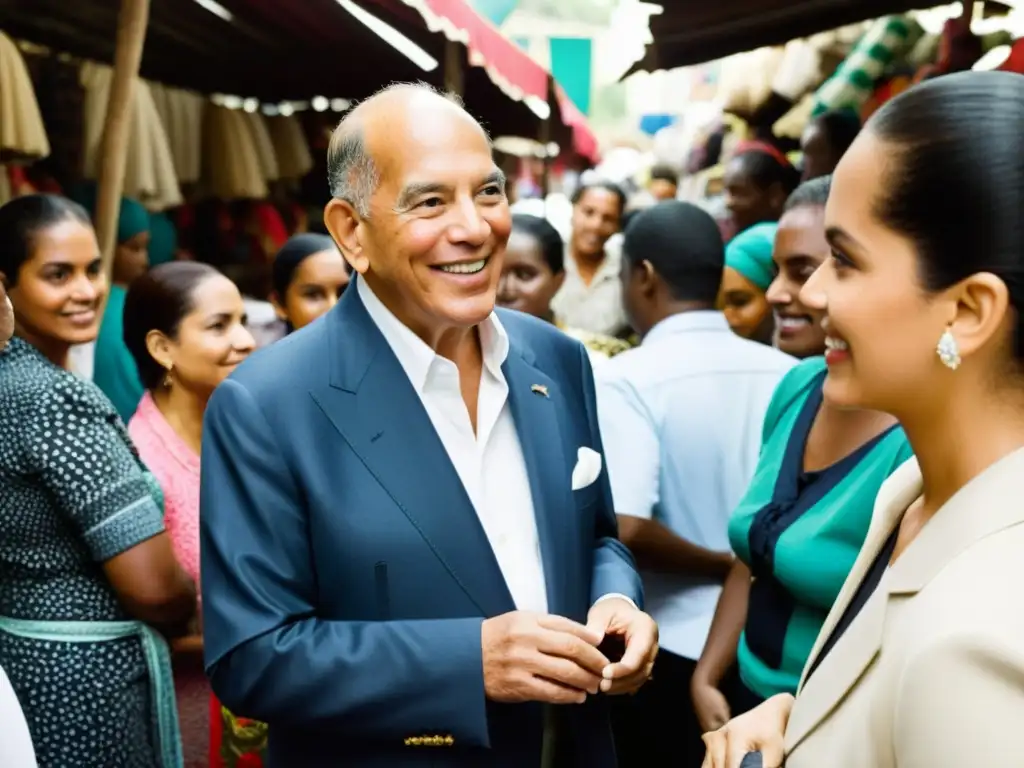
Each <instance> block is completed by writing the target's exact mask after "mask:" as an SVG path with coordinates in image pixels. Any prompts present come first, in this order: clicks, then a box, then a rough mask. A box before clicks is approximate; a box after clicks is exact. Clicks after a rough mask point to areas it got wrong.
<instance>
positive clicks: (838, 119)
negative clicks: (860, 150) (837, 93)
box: [813, 109, 860, 156]
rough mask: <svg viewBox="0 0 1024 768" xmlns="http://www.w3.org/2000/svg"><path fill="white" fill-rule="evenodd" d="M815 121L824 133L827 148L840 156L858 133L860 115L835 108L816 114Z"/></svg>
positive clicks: (848, 110)
mask: <svg viewBox="0 0 1024 768" xmlns="http://www.w3.org/2000/svg"><path fill="white" fill-rule="evenodd" d="M813 122H815V123H817V125H818V126H819V127H820V128H821V131H822V133H824V134H825V139H826V141H827V142H828V146H829V148H831V149H832V151H834V152H835V153H836V155H838V156H842V155H843V154H844V153H845V152H846V150H848V149H849V148H850V145H851V144H853V140H854V139H856V138H857V135H858V134H859V133H860V116H859V115H858V114H857V113H856V112H854V111H853V110H850V109H837V110H833V111H831V112H826V113H824V114H823V115H818V116H817V117H816V118H814V121H813Z"/></svg>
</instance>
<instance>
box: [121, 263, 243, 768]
mask: <svg viewBox="0 0 1024 768" xmlns="http://www.w3.org/2000/svg"><path fill="white" fill-rule="evenodd" d="M245 320H246V318H245V306H244V304H243V303H242V296H241V294H240V293H239V292H238V288H236V287H235V284H234V283H232V282H231V281H230V280H228V279H227V278H226V277H225V276H224V275H222V274H221V273H220V272H218V271H217V270H216V269H214V268H213V267H211V266H209V265H207V264H201V263H199V262H195V261H177V262H170V263H168V264H162V265H160V266H157V267H153V269H151V270H149V271H148V272H147V273H146V274H144V275H143V276H142V277H139V278H138V279H136V280H135V282H134V283H132V286H131V288H129V289H128V294H127V296H126V298H125V302H124V344H125V346H126V347H127V349H128V350H129V352H130V353H131V355H132V358H133V359H134V361H135V365H136V366H137V367H138V370H139V376H140V378H141V380H142V383H143V385H144V386H145V388H146V393H145V395H143V397H142V400H141V402H140V403H139V407H138V410H136V411H135V415H134V416H132V419H131V421H130V422H129V423H128V433H129V434H130V435H131V437H132V440H133V441H134V442H135V445H136V446H137V448H138V450H139V455H140V456H141V457H142V460H143V461H144V462H145V464H146V466H147V467H148V468H149V469H150V471H151V472H152V473H153V475H154V476H155V477H156V479H157V481H158V482H159V483H160V488H161V489H162V491H163V496H164V523H165V525H166V526H167V532H168V534H169V535H170V537H171V543H172V545H173V546H174V553H175V556H176V557H177V558H178V561H179V562H180V563H181V564H182V566H183V567H184V568H185V570H186V572H187V573H188V575H189V576H191V577H192V579H193V580H194V581H195V582H196V583H197V584H198V583H199V453H200V445H201V441H202V434H203V414H204V413H205V412H206V403H207V402H208V401H209V399H210V396H211V395H212V394H213V391H214V389H216V388H217V385H218V384H220V383H221V382H222V381H223V380H224V379H225V378H227V377H228V376H229V375H230V374H231V372H232V371H234V370H235V368H236V367H237V366H238V364H239V363H241V362H242V361H243V360H244V359H245V358H246V357H248V356H249V353H250V352H252V350H253V348H254V347H255V341H254V340H253V337H252V334H250V333H249V331H248V330H247V329H246V327H245ZM202 650H203V638H202V628H201V627H200V626H199V625H198V623H197V624H194V625H193V626H192V627H191V632H190V633H189V635H188V636H187V637H185V638H182V639H180V640H178V641H177V642H176V644H175V651H176V654H175V660H174V661H175V664H174V666H175V668H174V682H175V691H176V693H177V700H178V716H179V719H180V722H181V732H182V744H183V748H184V758H185V763H184V768H206V766H207V765H208V762H207V761H208V754H209V745H210V731H211V722H210V697H211V695H212V693H211V691H210V684H209V682H208V681H207V679H206V675H205V674H204V673H203V664H202ZM218 714H219V713H218ZM218 721H219V717H218ZM218 721H214V724H213V725H214V726H217V725H219V722H218ZM218 746H219V745H218Z"/></svg>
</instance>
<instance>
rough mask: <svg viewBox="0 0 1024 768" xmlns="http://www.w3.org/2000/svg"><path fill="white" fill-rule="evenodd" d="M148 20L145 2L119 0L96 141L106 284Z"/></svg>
mask: <svg viewBox="0 0 1024 768" xmlns="http://www.w3.org/2000/svg"><path fill="white" fill-rule="evenodd" d="M148 21H149V0H121V11H120V13H119V14H118V17H117V48H116V49H115V52H114V76H113V81H112V82H111V84H110V97H109V99H108V101H107V115H106V119H105V121H104V124H103V137H102V139H101V141H100V167H99V173H98V178H97V182H98V189H97V190H96V222H95V223H96V238H97V240H98V241H99V245H100V254H101V258H102V262H101V263H102V268H103V274H105V275H106V276H107V281H108V283H109V281H110V280H111V278H112V276H113V269H114V251H115V250H116V247H117V242H116V237H117V219H118V214H119V211H120V208H121V205H120V203H121V195H122V192H123V190H124V172H125V166H126V164H127V160H128V131H129V128H130V126H131V120H132V98H133V96H134V93H135V82H136V81H137V80H138V78H139V64H140V62H141V61H142V47H143V45H144V43H145V41H146V25H147V23H148Z"/></svg>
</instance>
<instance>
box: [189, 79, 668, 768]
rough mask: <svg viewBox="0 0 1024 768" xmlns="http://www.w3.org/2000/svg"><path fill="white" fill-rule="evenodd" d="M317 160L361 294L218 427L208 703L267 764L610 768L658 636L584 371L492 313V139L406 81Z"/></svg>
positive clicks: (212, 473)
mask: <svg viewBox="0 0 1024 768" xmlns="http://www.w3.org/2000/svg"><path fill="white" fill-rule="evenodd" d="M328 166H329V173H330V182H331V187H332V194H333V196H334V198H333V200H332V201H331V202H330V203H329V204H328V206H327V209H326V212H325V221H326V224H327V227H328V229H329V230H330V232H331V234H332V236H333V237H334V240H335V241H336V242H337V244H338V246H339V248H340V249H341V251H342V253H343V254H344V255H345V258H346V259H347V260H348V262H349V264H351V266H352V268H353V270H354V272H355V279H354V286H351V287H350V288H349V290H347V291H346V292H345V295H344V297H343V298H342V300H341V301H340V302H339V303H338V305H337V306H336V307H335V308H334V309H333V310H332V311H331V312H330V313H329V314H328V315H327V316H325V317H324V318H322V319H321V320H319V321H317V322H316V323H313V324H312V325H310V326H308V327H307V328H305V329H303V330H301V331H299V332H297V333H295V334H293V335H291V336H290V337H288V338H287V339H285V340H283V341H281V342H278V343H277V344H275V345H274V346H272V347H271V348H269V349H268V350H266V351H264V352H261V353H260V354H259V355H256V356H255V357H254V358H253V359H252V360H251V361H250V362H249V363H247V364H246V365H243V366H242V367H241V368H239V370H238V371H237V372H236V374H235V375H234V376H232V378H230V379H229V380H228V381H227V382H225V383H224V384H223V385H222V386H221V387H220V388H219V389H218V391H217V392H216V394H215V395H214V397H213V399H212V400H211V402H210V405H209V409H208V411H207V416H206V426H205V432H204V436H203V452H202V456H203V472H202V552H203V562H202V567H203V601H204V614H205V616H204V619H205V632H206V660H207V666H208V671H209V674H210V677H211V679H212V681H213V687H214V690H215V691H216V693H217V694H218V696H220V697H221V699H222V701H223V702H224V703H225V704H226V705H227V706H228V707H229V708H231V709H232V710H233V711H235V712H237V713H238V714H240V715H245V716H250V717H253V718H257V719H260V720H263V721H265V722H267V723H268V724H269V726H270V765H271V766H272V767H280V768H292V767H293V766H294V767H296V768H298V767H299V766H301V768H321V767H322V768H327V766H331V767H332V768H333V766H338V765H345V766H427V765H429V766H452V768H456V767H462V766H467V767H468V766H487V767H488V768H501V767H502V766H509V768H512V767H513V766H514V767H515V768H523V767H524V766H542V765H558V766H559V767H561V766H573V765H576V766H580V767H581V768H582V767H583V766H586V768H602V767H603V766H607V767H608V768H612V766H614V765H615V753H614V748H613V745H612V739H611V733H610V729H609V727H608V720H607V698H606V696H607V694H615V693H623V692H632V691H634V690H636V689H637V688H638V687H639V686H640V685H641V684H642V683H643V682H644V681H645V680H646V679H647V677H648V676H649V674H650V669H651V666H652V664H653V661H654V655H655V653H656V649H657V629H656V627H655V625H654V623H653V621H652V620H651V619H650V618H649V617H648V616H647V615H646V614H644V613H643V612H641V611H640V610H639V609H638V608H637V603H639V602H640V599H641V589H640V583H639V579H638V577H637V574H636V571H635V569H634V565H633V562H632V559H631V557H630V555H629V553H628V551H627V550H626V549H625V547H623V546H622V545H621V544H620V543H619V542H618V541H617V540H616V524H615V516H614V512H613V508H612V504H611V493H610V490H609V485H608V481H607V477H606V473H605V472H604V471H603V470H602V462H601V452H602V447H601V436H600V433H599V431H598V426H597V414H596V410H595V405H594V385H593V379H592V374H591V370H590V364H589V363H588V358H587V355H586V353H585V351H584V350H583V348H582V346H580V345H579V344H578V343H577V342H575V341H573V340H571V339H569V338H568V337H566V336H564V335H563V334H561V333H560V332H559V331H557V330H556V329H554V328H553V327H551V326H549V325H548V324H546V323H543V322H541V321H538V320H535V319H533V318H530V317H527V316H525V315H521V314H518V313H514V312H505V311H501V310H499V311H498V312H495V310H494V302H495V294H496V290H497V284H498V279H499V277H500V273H501V261H502V256H503V253H504V249H505V243H506V241H507V239H508V236H509V230H510V228H511V221H510V215H509V210H508V203H507V201H506V199H505V195H504V191H503V190H504V179H503V178H502V175H501V173H500V172H499V171H498V169H497V168H496V167H495V165H494V162H493V160H492V157H491V147H490V142H489V140H488V138H487V136H486V134H485V133H484V131H483V130H482V129H481V127H480V126H479V125H478V124H477V123H476V121H474V120H473V119H472V118H471V117H470V116H469V115H468V114H467V113H466V112H465V111H464V110H463V109H462V108H461V107H460V106H459V105H457V104H455V103H453V102H452V101H450V100H448V99H446V98H444V97H442V96H440V95H439V94H437V93H435V92H433V91H432V90H430V89H429V88H427V87H425V86H410V85H400V86H393V87H391V88H388V89H385V90H384V91H382V92H381V93H379V94H377V95H376V96H374V97H373V98H371V99H369V100H368V101H366V102H364V103H363V104H361V105H360V106H359V107H357V108H356V109H355V110H353V111H352V112H351V113H350V114H349V115H348V116H347V117H346V118H345V119H344V120H343V121H342V123H341V125H339V126H338V129H337V131H336V132H335V135H334V137H333V139H332V141H331V146H330V149H329V156H328ZM616 643H618V645H619V647H620V653H621V654H622V655H621V659H619V658H618V657H617V655H616V654H613V652H612V650H611V647H612V646H614V645H615V644H616ZM622 647H624V651H623V650H622ZM609 657H611V658H609ZM556 705H560V706H556ZM570 705H571V706H570Z"/></svg>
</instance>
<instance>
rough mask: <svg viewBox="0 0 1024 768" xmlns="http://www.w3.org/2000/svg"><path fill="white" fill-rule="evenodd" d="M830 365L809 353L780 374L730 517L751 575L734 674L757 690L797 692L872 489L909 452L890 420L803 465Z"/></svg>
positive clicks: (862, 530)
mask: <svg viewBox="0 0 1024 768" xmlns="http://www.w3.org/2000/svg"><path fill="white" fill-rule="evenodd" d="M826 373H827V371H826V367H825V362H824V360H823V359H822V358H820V357H818V358H812V359H810V360H806V361H804V362H803V363H801V364H800V365H798V366H796V367H795V368H793V369H792V370H791V371H790V372H789V373H788V374H787V375H786V376H785V378H783V380H782V381H781V382H780V383H779V386H778V388H777V389H776V390H775V394H774V395H773V396H772V401H771V404H770V405H769V406H768V412H767V414H766V416H765V423H764V431H763V435H762V445H761V458H760V460H759V462H758V466H757V470H756V472H755V474H754V479H753V480H752V481H751V483H750V486H749V488H748V489H747V493H746V495H745V496H744V497H743V500H742V501H741V502H740V504H739V506H738V507H737V508H736V510H735V512H734V513H733V515H732V518H731V520H730V521H729V541H730V542H731V544H732V548H733V551H734V552H735V553H736V556H737V557H739V558H740V559H741V560H742V561H743V562H744V563H746V564H747V566H749V567H750V570H751V572H752V573H753V574H754V580H753V582H752V583H751V587H750V601H749V607H748V609H747V622H746V626H745V628H744V630H743V634H742V635H741V637H740V642H739V647H738V649H737V662H738V665H739V674H740V678H741V680H742V681H743V684H744V685H746V686H747V688H749V689H750V690H751V691H752V692H754V693H755V694H757V695H758V696H761V697H763V698H768V697H769V696H774V695H775V694H777V693H784V692H786V693H796V688H797V684H798V683H799V681H800V674H801V672H802V671H803V668H804V664H805V663H806V662H807V658H808V656H810V653H811V649H812V647H813V646H814V641H815V640H816V639H817V637H818V632H819V631H820V630H821V626H822V624H824V622H825V617H826V616H827V615H828V612H829V610H830V609H831V607H832V603H833V602H835V599H836V597H838V595H839V590H840V588H841V587H842V586H843V582H844V581H845V580H846V576H847V574H848V573H849V572H850V569H851V568H852V567H853V563H854V560H855V559H856V558H857V553H858V552H859V551H860V548H861V545H862V544H863V543H864V538H865V536H866V535H867V532H868V525H869V524H870V522H871V513H872V510H873V508H874V503H875V496H877V494H878V490H879V488H880V486H881V485H882V483H883V482H884V481H885V479H886V478H887V477H889V475H890V474H892V472H893V471H894V470H895V469H896V468H897V467H898V466H900V465H901V464H902V463H903V462H905V461H907V460H908V459H909V458H911V456H912V452H911V450H910V445H909V443H908V442H907V438H906V435H904V433H903V430H902V429H901V428H900V427H898V426H894V427H892V428H891V429H889V430H887V431H886V432H884V433H882V434H881V435H879V436H877V437H875V438H874V439H872V440H870V441H869V442H867V443H865V444H864V445H862V446H861V447H860V448H858V449H857V450H856V451H854V452H853V453H851V454H850V455H849V456H846V457H845V458H843V459H841V460H840V461H838V462H837V463H835V464H833V465H832V466H830V467H827V468H825V469H823V470H820V471H817V472H804V471H803V458H804V449H805V447H806V444H807V435H808V434H809V432H810V430H811V425H812V424H813V423H814V418H815V416H816V415H817V413H818V410H819V408H820V407H821V401H822V385H823V383H824V380H825V376H826Z"/></svg>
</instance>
